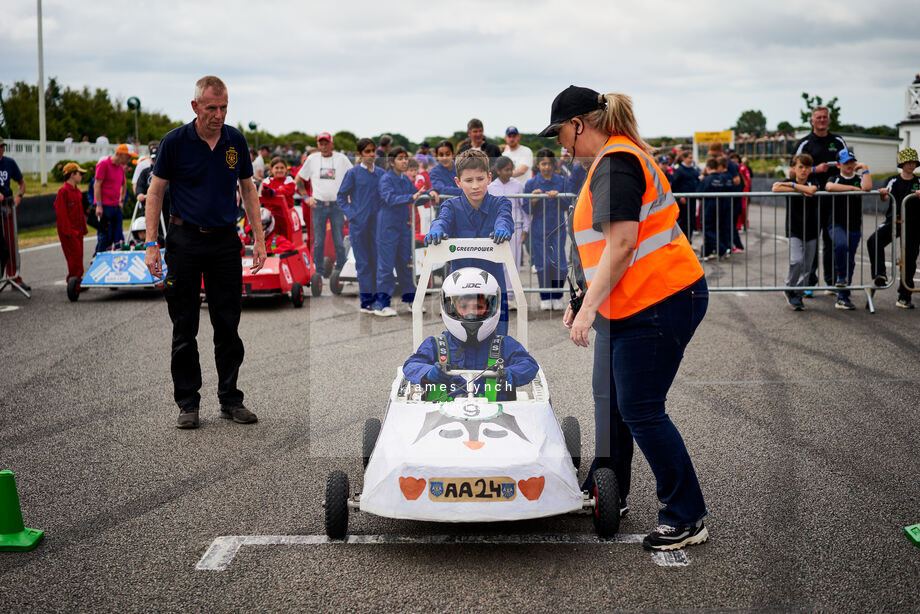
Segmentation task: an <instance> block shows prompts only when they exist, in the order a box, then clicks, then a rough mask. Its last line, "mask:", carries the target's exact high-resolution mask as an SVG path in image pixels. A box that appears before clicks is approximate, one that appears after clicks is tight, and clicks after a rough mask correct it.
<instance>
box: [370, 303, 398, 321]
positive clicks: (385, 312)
mask: <svg viewBox="0 0 920 614" xmlns="http://www.w3.org/2000/svg"><path fill="white" fill-rule="evenodd" d="M374 315H375V316H382V317H384V318H389V317H392V316H395V315H396V310H395V309H393V308H392V307H390V306H389V305H387V306H386V307H384V308H383V309H378V310H377V311H375V312H374Z"/></svg>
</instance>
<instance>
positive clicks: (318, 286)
mask: <svg viewBox="0 0 920 614" xmlns="http://www.w3.org/2000/svg"><path fill="white" fill-rule="evenodd" d="M322 293H323V277H322V276H321V275H320V274H319V271H317V272H316V273H314V274H313V276H312V277H311V278H310V294H311V295H312V296H313V298H316V297H317V296H319V295H320V294H322Z"/></svg>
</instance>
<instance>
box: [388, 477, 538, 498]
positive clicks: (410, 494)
mask: <svg viewBox="0 0 920 614" xmlns="http://www.w3.org/2000/svg"><path fill="white" fill-rule="evenodd" d="M399 490H401V491H402V494H403V496H404V497H405V498H406V499H408V500H409V501H415V500H416V499H418V498H419V495H421V494H422V491H423V490H425V479H424V478H418V479H415V478H399ZM540 490H543V485H542V484H541V485H540ZM538 496H539V495H538Z"/></svg>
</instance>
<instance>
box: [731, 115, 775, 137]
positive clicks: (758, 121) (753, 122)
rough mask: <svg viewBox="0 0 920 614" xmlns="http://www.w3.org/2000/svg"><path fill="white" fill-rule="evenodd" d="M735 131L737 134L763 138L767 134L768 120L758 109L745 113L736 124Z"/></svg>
mask: <svg viewBox="0 0 920 614" xmlns="http://www.w3.org/2000/svg"><path fill="white" fill-rule="evenodd" d="M734 130H735V132H736V133H739V132H744V133H746V134H753V135H754V136H763V135H764V134H765V133H766V132H767V118H766V117H764V114H763V113H762V112H760V111H759V110H757V109H751V110H749V111H744V112H743V113H742V114H741V116H740V117H739V118H738V121H737V122H736V123H735V126H734Z"/></svg>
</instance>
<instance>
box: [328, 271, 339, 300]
mask: <svg viewBox="0 0 920 614" xmlns="http://www.w3.org/2000/svg"><path fill="white" fill-rule="evenodd" d="M341 274H342V272H341V271H340V270H339V269H335V270H334V271H332V275H330V276H329V289H330V290H332V293H333V294H335V295H339V294H341V293H342V282H341V280H339V277H340V276H341Z"/></svg>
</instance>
